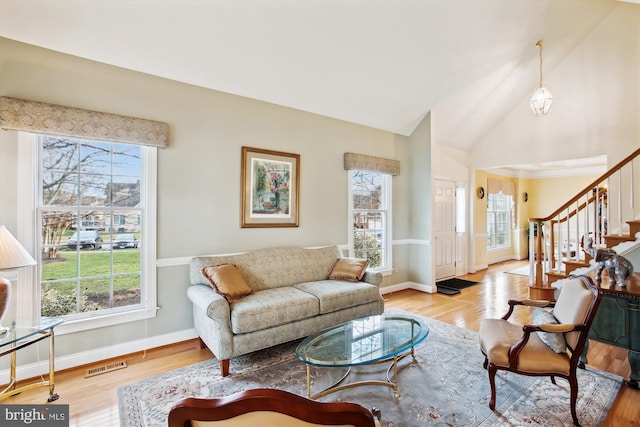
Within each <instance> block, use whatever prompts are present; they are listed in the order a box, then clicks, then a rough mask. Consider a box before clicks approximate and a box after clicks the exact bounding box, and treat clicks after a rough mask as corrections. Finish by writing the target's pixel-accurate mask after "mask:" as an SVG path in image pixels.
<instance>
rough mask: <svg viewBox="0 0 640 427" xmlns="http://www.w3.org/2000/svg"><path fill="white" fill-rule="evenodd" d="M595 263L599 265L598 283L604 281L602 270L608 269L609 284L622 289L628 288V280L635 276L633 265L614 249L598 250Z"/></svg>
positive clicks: (597, 271) (597, 272)
mask: <svg viewBox="0 0 640 427" xmlns="http://www.w3.org/2000/svg"><path fill="white" fill-rule="evenodd" d="M595 261H596V263H597V264H598V268H597V270H596V281H597V282H598V283H600V282H601V281H602V270H604V269H605V268H606V269H607V273H609V282H610V283H611V284H612V285H613V284H614V283H615V284H617V285H618V286H620V287H621V288H623V287H625V286H627V279H629V277H631V275H632V274H633V265H632V264H631V262H630V261H629V260H628V259H626V258H625V257H623V256H621V255H618V254H617V252H616V251H614V250H613V249H598V250H597V251H596V256H595Z"/></svg>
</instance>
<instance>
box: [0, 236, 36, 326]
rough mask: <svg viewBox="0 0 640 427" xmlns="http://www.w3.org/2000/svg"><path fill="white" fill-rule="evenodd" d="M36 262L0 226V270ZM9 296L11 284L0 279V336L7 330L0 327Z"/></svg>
mask: <svg viewBox="0 0 640 427" xmlns="http://www.w3.org/2000/svg"><path fill="white" fill-rule="evenodd" d="M35 264H36V261H35V260H34V259H33V257H32V256H31V255H29V252H27V250H26V249H25V248H23V247H22V245H21V244H20V243H19V242H18V241H17V240H16V238H15V237H13V235H12V234H11V233H10V232H9V230H7V227H5V226H4V225H0V270H8V269H13V268H19V267H27V266H29V265H35ZM10 296H11V282H9V280H7V279H5V278H4V277H0V335H4V334H6V333H7V331H8V330H9V328H7V327H3V326H2V318H3V317H4V313H5V312H6V311H7V307H8V306H9V298H10Z"/></svg>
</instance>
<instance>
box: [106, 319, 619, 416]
mask: <svg viewBox="0 0 640 427" xmlns="http://www.w3.org/2000/svg"><path fill="white" fill-rule="evenodd" d="M394 311H395V310H394ZM426 321H427V323H428V325H429V328H430V333H429V336H428V337H427V338H426V339H425V340H424V341H423V342H422V343H421V344H419V345H418V346H416V348H415V358H413V357H411V356H409V357H406V358H405V359H403V360H402V361H401V362H400V373H399V392H400V395H401V396H400V398H396V397H394V395H393V391H392V390H391V389H390V388H387V387H380V386H362V387H356V388H351V389H347V390H343V391H340V392H337V393H334V394H330V395H328V396H325V397H323V398H321V399H320V400H323V401H349V402H357V403H360V404H361V405H364V406H365V407H368V408H371V407H376V408H380V409H381V411H382V426H383V427H418V426H524V425H538V426H554V427H557V426H570V425H573V424H572V421H571V414H570V410H569V384H568V382H567V381H565V380H562V379H560V378H558V379H557V381H556V382H557V385H554V384H552V383H551V381H550V380H549V379H548V378H535V377H526V376H521V375H515V374H511V373H499V374H498V375H497V376H496V385H497V402H496V410H495V411H491V410H490V409H489V404H488V402H489V397H490V391H489V380H488V379H487V373H486V371H485V370H484V369H483V368H482V362H483V357H482V355H481V353H480V350H479V347H478V338H477V334H476V333H474V332H472V331H468V330H466V329H461V328H457V327H455V326H452V325H448V324H445V323H442V322H439V321H436V320H433V319H426ZM296 345H297V342H293V343H287V344H284V345H279V346H276V347H273V348H270V349H267V350H264V351H259V352H256V353H253V354H250V355H246V356H242V357H238V358H235V359H232V361H231V375H230V376H228V377H225V378H223V377H221V376H220V369H219V362H218V360H216V359H211V360H208V361H205V362H200V363H197V364H195V365H192V366H187V367H184V368H180V369H177V370H174V371H170V372H166V373H163V374H160V375H156V376H153V377H149V378H146V379H143V380H140V381H137V382H135V383H132V384H128V385H126V386H122V387H120V388H119V389H118V405H119V411H120V418H121V425H122V426H123V427H134V426H135V427H142V426H144V427H152V426H154V427H155V426H163V427H164V426H166V422H167V414H168V412H169V410H170V408H171V407H172V405H174V404H175V403H176V402H177V401H178V400H180V399H183V398H185V397H205V398H212V397H221V396H228V395H230V394H232V393H235V392H239V391H242V390H247V389H252V388H258V387H272V388H279V389H284V390H289V391H292V392H294V393H297V394H300V395H302V396H306V366H305V365H304V364H303V363H302V362H300V361H299V360H298V359H297V358H296V357H295V355H294V351H295V347H296ZM342 373H343V371H342V370H341V369H339V368H330V369H327V368H324V369H320V368H319V369H314V374H313V385H312V392H313V393H315V392H318V391H319V390H322V389H324V387H326V386H327V385H329V384H331V383H332V382H333V381H332V380H334V379H335V378H337V375H341V374H342ZM385 377H386V366H385V365H374V366H369V367H360V368H358V369H354V370H353V371H352V373H351V375H350V377H349V380H350V381H357V380H361V379H363V378H366V379H384V378H385ZM622 381H623V379H622V378H621V377H618V376H615V375H611V374H608V373H606V372H602V371H598V370H595V369H591V368H588V367H587V369H585V370H582V369H580V370H579V372H578V383H579V391H578V399H579V400H578V404H577V412H578V418H579V420H580V422H581V424H582V426H584V427H587V426H598V425H601V424H602V423H603V422H604V420H605V418H606V415H607V412H608V411H609V408H610V407H611V404H612V402H613V400H614V398H615V396H616V394H617V392H618V390H619V388H620V385H621V384H622Z"/></svg>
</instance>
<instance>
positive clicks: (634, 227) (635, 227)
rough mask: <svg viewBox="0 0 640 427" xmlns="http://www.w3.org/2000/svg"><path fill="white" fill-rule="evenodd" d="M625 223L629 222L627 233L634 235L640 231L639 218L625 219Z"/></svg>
mask: <svg viewBox="0 0 640 427" xmlns="http://www.w3.org/2000/svg"><path fill="white" fill-rule="evenodd" d="M627 224H629V231H630V233H629V234H630V235H631V237H635V235H636V233H638V232H640V220H635V221H627Z"/></svg>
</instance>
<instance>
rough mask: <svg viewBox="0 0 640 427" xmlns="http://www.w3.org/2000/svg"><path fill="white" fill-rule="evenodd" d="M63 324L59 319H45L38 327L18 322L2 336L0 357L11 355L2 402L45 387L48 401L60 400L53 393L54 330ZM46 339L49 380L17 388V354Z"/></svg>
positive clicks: (0, 336)
mask: <svg viewBox="0 0 640 427" xmlns="http://www.w3.org/2000/svg"><path fill="white" fill-rule="evenodd" d="M62 322H64V320H63V319H61V318H59V317H43V318H42V319H41V320H40V323H38V324H36V325H18V326H16V322H13V323H12V324H11V328H10V329H9V331H8V332H7V333H5V334H3V335H0V357H2V356H5V355H7V354H10V355H11V368H10V378H9V385H7V387H6V388H5V389H4V390H2V391H0V400H2V399H6V398H7V397H9V396H13V395H15V394H18V393H22V392H23V391H27V390H31V389H32V388H36V387H43V386H48V387H49V398H48V399H47V400H48V401H49V402H53V401H54V400H57V399H58V397H59V396H58V394H57V393H55V392H54V391H53V390H54V387H55V383H54V334H53V328H55V327H56V326H58V325H59V324H61V323H62ZM45 338H49V379H48V380H44V379H43V380H42V381H38V382H34V383H31V384H27V385H24V386H21V387H16V352H17V351H18V350H20V349H22V348H25V347H28V346H30V345H31V344H35V343H37V342H38V341H42V340H43V339H45Z"/></svg>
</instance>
